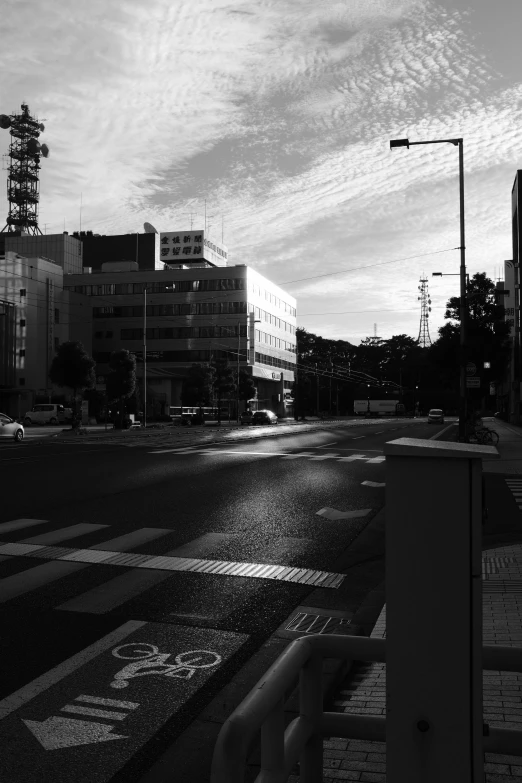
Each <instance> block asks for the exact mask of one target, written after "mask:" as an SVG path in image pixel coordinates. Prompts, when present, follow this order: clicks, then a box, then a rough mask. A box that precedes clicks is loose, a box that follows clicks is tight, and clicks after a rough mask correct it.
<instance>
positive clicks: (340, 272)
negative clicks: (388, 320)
mask: <svg viewBox="0 0 522 783" xmlns="http://www.w3.org/2000/svg"><path fill="white" fill-rule="evenodd" d="M451 250H460V248H459V247H450V248H447V250H432V251H431V252H430V253H421V254H420V255H418V256H406V257H405V258H396V259H394V260H393V261H381V262H379V263H378V264H366V266H354V267H350V269H339V270H338V271H337V272H325V273H324V274H323V275H314V276H313V277H300V278H298V279H297V280H286V281H285V282H284V283H276V285H290V283H301V282H303V280H317V278H318V277H330V276H331V275H342V274H345V273H348V272H357V271H358V270H360V269H371V268H372V267H374V266H385V265H386V264H398V263H400V262H401V261H411V259H413V258H423V257H424V256H433V255H436V254H437V253H449V252H450V251H451Z"/></svg>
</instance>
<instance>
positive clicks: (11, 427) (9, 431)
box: [0, 413, 24, 443]
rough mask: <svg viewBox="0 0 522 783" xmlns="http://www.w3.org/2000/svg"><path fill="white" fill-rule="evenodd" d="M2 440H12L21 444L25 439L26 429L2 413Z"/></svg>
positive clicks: (0, 429)
mask: <svg viewBox="0 0 522 783" xmlns="http://www.w3.org/2000/svg"><path fill="white" fill-rule="evenodd" d="M0 438H11V439H12V440H14V441H17V442H18V443H19V442H20V441H21V440H23V439H24V428H23V426H22V425H21V424H20V423H19V422H18V421H15V420H14V419H12V418H11V417H10V416H8V415H7V414H6V413H0Z"/></svg>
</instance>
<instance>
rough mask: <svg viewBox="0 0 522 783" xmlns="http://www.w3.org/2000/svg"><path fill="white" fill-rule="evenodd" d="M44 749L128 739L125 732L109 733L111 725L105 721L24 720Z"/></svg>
mask: <svg viewBox="0 0 522 783" xmlns="http://www.w3.org/2000/svg"><path fill="white" fill-rule="evenodd" d="M23 722H24V723H25V725H26V726H27V728H28V729H29V730H30V731H31V732H32V733H33V734H34V736H35V737H36V739H37V740H38V742H39V743H40V745H43V747H44V748H45V750H56V749H57V748H72V747H73V746H74V745H91V744H93V743H94V742H107V741H108V740H116V739H128V737H127V736H126V735H125V734H111V731H112V729H113V726H109V725H107V724H106V723H92V722H91V721H87V720H77V719H76V718H57V717H52V718H46V720H42V721H38V720H24V721H23Z"/></svg>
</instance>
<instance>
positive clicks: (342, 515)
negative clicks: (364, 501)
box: [316, 508, 371, 519]
mask: <svg viewBox="0 0 522 783" xmlns="http://www.w3.org/2000/svg"><path fill="white" fill-rule="evenodd" d="M370 511H371V508H363V509H360V510H359V511H337V509H336V508H322V509H321V510H320V511H317V512H316V514H317V515H318V516H321V517H325V519H357V518H358V517H365V516H366V515H367V514H369V513H370Z"/></svg>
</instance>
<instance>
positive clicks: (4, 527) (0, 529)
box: [0, 519, 47, 533]
mask: <svg viewBox="0 0 522 783" xmlns="http://www.w3.org/2000/svg"><path fill="white" fill-rule="evenodd" d="M46 522H47V519H12V520H11V521H10V522H2V523H1V524H0V533H12V531H13V530H23V529H24V527H33V526H34V525H43V524H45V523H46Z"/></svg>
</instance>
